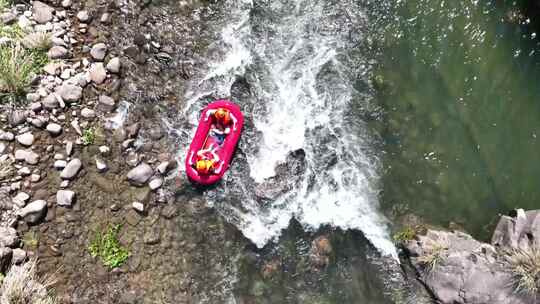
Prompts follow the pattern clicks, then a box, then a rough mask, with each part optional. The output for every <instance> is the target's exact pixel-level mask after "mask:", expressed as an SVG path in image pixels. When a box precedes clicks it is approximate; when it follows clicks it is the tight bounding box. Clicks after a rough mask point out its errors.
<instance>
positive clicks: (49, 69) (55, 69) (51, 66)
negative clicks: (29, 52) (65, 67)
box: [43, 61, 62, 76]
mask: <svg viewBox="0 0 540 304" xmlns="http://www.w3.org/2000/svg"><path fill="white" fill-rule="evenodd" d="M61 66H62V65H61V64H60V63H58V62H54V61H53V62H49V63H47V64H46V65H45V66H44V67H43V71H45V72H46V73H47V74H49V75H52V76H56V75H58V73H59V72H60V68H61Z"/></svg>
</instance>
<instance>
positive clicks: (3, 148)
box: [0, 142, 7, 155]
mask: <svg viewBox="0 0 540 304" xmlns="http://www.w3.org/2000/svg"><path fill="white" fill-rule="evenodd" d="M6 150H7V145H6V144H5V143H3V142H0V155H2V154H4V153H5V152H6Z"/></svg>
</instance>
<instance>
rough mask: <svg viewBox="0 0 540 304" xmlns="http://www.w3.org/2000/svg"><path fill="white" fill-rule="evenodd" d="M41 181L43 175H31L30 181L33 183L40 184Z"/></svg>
mask: <svg viewBox="0 0 540 304" xmlns="http://www.w3.org/2000/svg"><path fill="white" fill-rule="evenodd" d="M40 179H41V175H39V174H32V175H30V181H31V182H32V183H37V182H39V180H40Z"/></svg>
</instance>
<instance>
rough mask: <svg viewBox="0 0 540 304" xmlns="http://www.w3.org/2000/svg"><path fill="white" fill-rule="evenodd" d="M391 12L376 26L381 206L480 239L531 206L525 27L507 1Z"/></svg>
mask: <svg viewBox="0 0 540 304" xmlns="http://www.w3.org/2000/svg"><path fill="white" fill-rule="evenodd" d="M391 11H392V14H389V15H391V16H393V17H392V18H388V19H387V20H383V19H384V18H383V19H379V21H380V22H381V23H380V25H381V27H382V28H384V31H383V32H384V34H383V35H382V37H381V39H380V40H379V41H380V42H381V43H382V45H381V50H382V52H381V56H380V65H379V70H378V72H377V76H375V77H374V83H375V84H376V85H377V86H378V88H379V89H380V90H379V96H378V100H379V102H380V105H381V106H382V107H383V109H384V116H383V119H382V122H383V123H380V121H379V122H375V123H373V125H374V126H375V128H377V129H379V133H380V134H381V135H382V137H383V139H384V141H385V143H386V145H385V150H386V152H387V153H386V155H385V158H384V167H385V169H384V170H385V175H384V178H383V184H384V191H383V194H382V198H383V200H382V204H383V207H384V208H385V209H386V211H387V212H388V213H394V215H400V214H395V213H410V212H412V213H415V214H418V215H420V216H422V217H423V218H424V219H426V220H427V221H428V222H431V223H435V224H439V225H443V226H447V225H449V223H450V222H454V223H457V224H458V225H460V226H462V227H464V228H465V229H466V230H467V231H469V232H472V233H473V234H474V235H475V236H477V237H480V238H483V239H487V238H488V237H489V236H490V234H491V231H492V228H493V227H492V226H493V223H494V221H493V220H494V218H496V216H497V214H498V213H506V212H507V211H508V210H509V209H512V208H515V207H521V208H529V209H534V208H537V200H538V198H539V197H540V191H539V190H540V188H539V187H538V181H539V177H540V154H538V152H537V151H538V147H539V145H540V143H539V142H538V139H537V136H538V132H539V131H540V120H539V119H538V117H540V103H539V102H538V100H539V98H540V87H538V85H537V84H536V83H535V81H534V80H535V79H538V77H539V76H540V73H539V72H540V70H539V62H540V60H539V59H540V58H539V54H538V50H539V49H540V48H539V41H538V38H537V37H536V33H535V32H534V28H532V27H531V26H530V24H529V23H530V22H529V21H530V20H529V21H528V20H527V18H526V17H524V15H523V14H522V13H521V12H520V11H519V8H518V6H517V5H513V4H509V3H506V2H505V3H495V2H494V1H466V2H462V1H460V2H455V1H424V0H415V1H406V2H400V3H398V4H395V5H394V6H393V7H392V8H391ZM396 210H400V211H399V212H395V211H396ZM403 211H404V212H403Z"/></svg>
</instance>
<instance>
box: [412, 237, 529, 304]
mask: <svg viewBox="0 0 540 304" xmlns="http://www.w3.org/2000/svg"><path fill="white" fill-rule="evenodd" d="M404 249H405V252H406V255H407V256H408V259H409V261H410V263H411V265H412V266H413V268H414V269H415V270H416V273H417V275H418V278H419V279H420V281H422V282H423V283H424V285H425V286H426V287H427V288H428V289H429V290H430V291H431V293H432V294H433V295H434V296H435V298H436V299H437V300H438V301H439V302H438V303H442V304H465V303H475V304H507V303H512V304H533V303H535V301H534V299H533V298H532V297H528V296H527V295H525V294H520V293H516V292H515V288H516V286H515V278H514V277H513V276H512V273H511V272H510V271H509V268H508V265H507V264H505V263H504V257H503V255H502V254H501V253H500V252H498V251H497V249H496V248H495V247H493V246H491V245H489V244H485V243H481V242H479V241H477V240H475V239H473V238H472V237H471V236H470V235H468V234H465V233H462V232H446V231H435V230H428V231H427V233H426V235H420V236H417V237H416V238H415V239H414V240H411V241H407V242H405V243H404Z"/></svg>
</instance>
